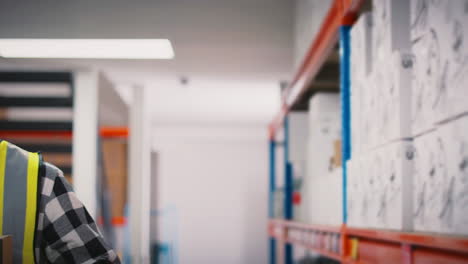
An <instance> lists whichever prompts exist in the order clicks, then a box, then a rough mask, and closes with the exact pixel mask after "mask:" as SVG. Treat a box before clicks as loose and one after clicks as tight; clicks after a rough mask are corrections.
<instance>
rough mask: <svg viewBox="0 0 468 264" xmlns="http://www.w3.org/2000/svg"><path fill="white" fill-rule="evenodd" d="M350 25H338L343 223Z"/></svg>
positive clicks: (348, 140) (345, 214)
mask: <svg viewBox="0 0 468 264" xmlns="http://www.w3.org/2000/svg"><path fill="white" fill-rule="evenodd" d="M350 30H351V26H341V27H340V89H341V122H342V154H343V155H342V158H343V160H342V163H343V223H344V224H346V223H347V221H348V209H347V208H348V200H347V195H348V192H347V188H348V186H347V178H348V169H347V166H346V161H348V160H349V159H350V158H351V76H350V67H351V63H350V58H351V43H350V42H351V41H350Z"/></svg>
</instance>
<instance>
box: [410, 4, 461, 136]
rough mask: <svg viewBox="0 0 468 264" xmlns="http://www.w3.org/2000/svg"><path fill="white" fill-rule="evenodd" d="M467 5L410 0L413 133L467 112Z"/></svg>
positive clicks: (418, 132) (425, 130) (421, 131)
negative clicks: (412, 64)
mask: <svg viewBox="0 0 468 264" xmlns="http://www.w3.org/2000/svg"><path fill="white" fill-rule="evenodd" d="M467 10H468V4H467V2H466V1H464V0H451V1H447V0H445V1H420V0H419V1H417V0H412V1H411V40H412V52H413V53H414V56H415V61H414V75H413V84H412V89H413V94H414V96H413V103H412V105H413V110H412V120H413V128H412V130H413V135H415V136H417V135H421V134H423V133H425V132H427V131H430V130H431V129H433V128H434V126H435V124H437V123H440V122H443V121H447V120H449V119H452V118H454V117H456V116H458V115H460V114H463V113H466V112H468V104H466V101H467V100H468V93H467V87H468V76H467V74H466V72H468V47H467V44H466V42H467V41H468V12H467Z"/></svg>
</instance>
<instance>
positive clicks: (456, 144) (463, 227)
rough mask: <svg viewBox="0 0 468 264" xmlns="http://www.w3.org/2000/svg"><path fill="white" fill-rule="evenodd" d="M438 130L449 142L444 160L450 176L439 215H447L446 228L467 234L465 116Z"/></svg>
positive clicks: (467, 141) (467, 123)
mask: <svg viewBox="0 0 468 264" xmlns="http://www.w3.org/2000/svg"><path fill="white" fill-rule="evenodd" d="M439 131H440V132H439V134H440V135H441V137H443V138H445V139H446V140H447V142H448V143H447V145H446V151H447V152H446V158H447V159H446V161H447V172H448V175H449V177H450V178H448V179H446V180H445V181H444V184H445V185H444V187H445V188H444V192H443V193H442V203H443V205H444V206H445V207H443V208H442V212H441V215H445V214H448V215H447V216H446V219H447V221H451V222H449V223H448V224H447V225H448V230H447V231H448V232H450V233H454V234H463V235H468V214H467V211H468V116H464V117H462V118H459V119H457V120H454V121H452V122H450V123H447V124H444V125H442V126H440V128H439ZM451 213H453V215H450V214H451ZM442 231H444V232H445V231H446V230H442Z"/></svg>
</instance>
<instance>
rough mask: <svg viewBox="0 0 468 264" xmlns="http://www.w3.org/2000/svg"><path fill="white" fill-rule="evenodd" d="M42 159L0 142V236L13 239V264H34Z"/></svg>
mask: <svg viewBox="0 0 468 264" xmlns="http://www.w3.org/2000/svg"><path fill="white" fill-rule="evenodd" d="M41 163H42V161H41V156H40V154H38V153H31V152H27V151H25V150H23V149H20V148H19V147H17V146H15V145H13V144H11V143H8V142H6V141H1V142H0V234H1V235H11V236H12V237H13V263H23V264H30V263H34V262H35V260H34V235H35V233H36V218H37V207H38V181H39V171H40V170H41V169H40V167H41Z"/></svg>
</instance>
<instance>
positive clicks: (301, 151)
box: [289, 112, 308, 162]
mask: <svg viewBox="0 0 468 264" xmlns="http://www.w3.org/2000/svg"><path fill="white" fill-rule="evenodd" d="M307 118H308V116H307V113H305V112H293V113H290V114H289V160H290V161H298V162H303V161H305V159H306V146H305V144H304V142H305V141H306V140H307V129H308V125H307Z"/></svg>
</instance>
